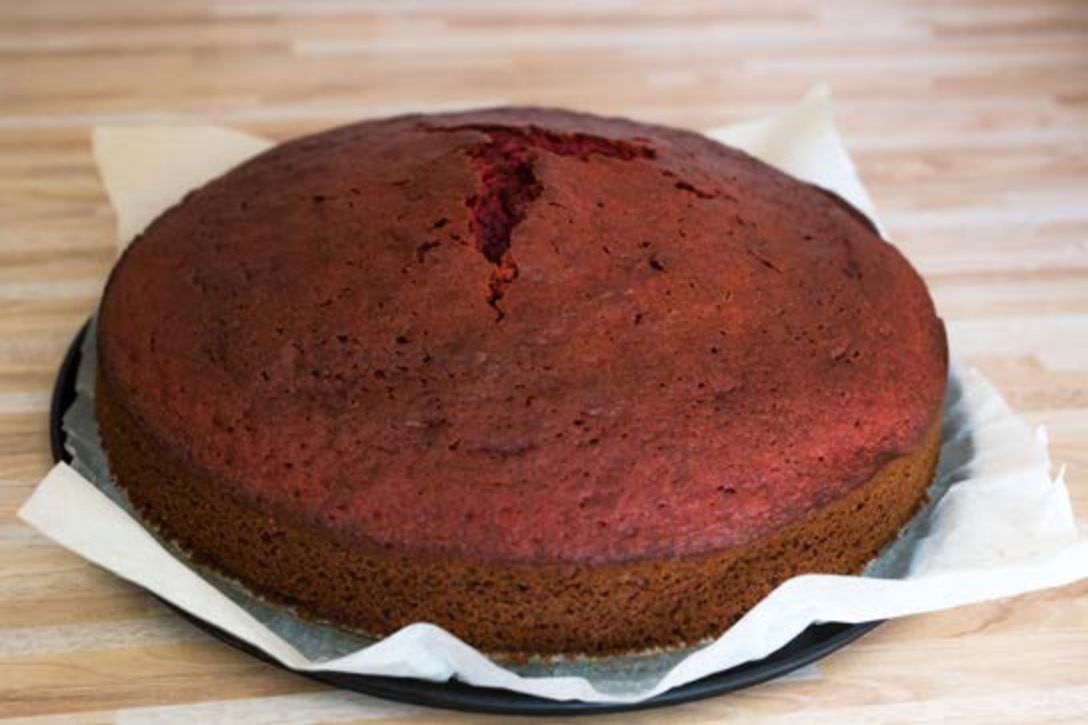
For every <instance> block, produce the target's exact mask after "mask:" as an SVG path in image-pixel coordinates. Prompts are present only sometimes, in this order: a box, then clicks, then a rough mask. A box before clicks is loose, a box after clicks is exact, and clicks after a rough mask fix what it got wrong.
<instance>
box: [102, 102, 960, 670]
mask: <svg viewBox="0 0 1088 725" xmlns="http://www.w3.org/2000/svg"><path fill="white" fill-rule="evenodd" d="M97 355H98V373H97V374H98V379H97V384H96V405H97V416H98V420H99V425H100V430H101V434H102V442H103V446H104V449H105V451H106V453H107V455H108V460H109V465H110V469H111V473H112V475H113V476H114V477H115V478H116V481H117V483H118V484H119V486H120V487H121V489H122V490H123V491H124V492H125V494H126V495H127V496H128V498H129V499H130V501H131V503H132V504H133V506H134V508H135V509H136V510H137V511H138V512H139V514H140V516H141V517H142V518H143V519H144V520H145V521H146V523H147V524H148V525H149V526H150V527H151V528H153V529H154V530H156V531H157V532H159V534H160V535H161V536H163V537H164V538H165V539H167V540H169V541H171V542H173V543H174V544H176V545H177V546H178V547H180V549H181V550H183V551H184V552H186V553H187V554H188V555H189V556H190V557H192V559H193V560H194V561H196V562H198V563H200V564H202V565H205V566H207V567H210V568H211V569H213V570H215V571H218V572H220V573H222V574H224V575H226V576H228V577H230V578H233V579H236V580H237V581H239V582H241V583H242V584H244V585H245V586H246V587H248V588H249V589H250V590H252V591H253V592H254V593H256V594H258V595H259V596H261V597H264V598H265V599H267V600H269V601H271V602H275V603H277V604H281V605H286V606H290V607H293V608H295V610H296V611H297V612H298V613H299V614H300V615H302V616H305V617H308V618H312V619H315V620H320V621H325V622H329V623H332V624H335V625H337V626H339V627H342V628H346V629H350V630H354V631H359V632H364V633H367V634H369V635H372V636H377V637H380V636H384V635H388V634H389V633H391V632H393V631H395V630H396V629H398V628H400V627H402V626H405V625H407V624H410V623H412V622H432V623H434V624H437V625H440V626H442V627H444V628H446V629H448V630H449V631H451V632H453V633H454V634H456V635H458V636H459V637H461V638H463V639H464V640H465V641H467V642H468V643H470V644H472V645H474V646H476V647H478V648H480V649H482V650H484V651H486V652H489V653H495V654H515V655H553V654H568V655H571V654H584V655H608V654H614V653H627V652H637V651H643V650H647V649H651V648H659V647H673V646H678V645H684V644H693V643H697V642H700V641H703V640H705V639H707V638H710V637H714V636H717V635H719V634H721V633H722V632H723V631H724V630H725V629H726V628H727V627H728V626H729V625H730V624H731V623H732V622H734V621H735V620H736V619H738V618H739V617H740V616H741V615H743V614H744V613H745V612H746V611H747V610H749V609H750V608H751V607H752V606H753V605H754V604H756V603H757V602H758V601H759V600H760V599H761V598H762V597H763V596H765V595H766V594H767V593H768V592H769V591H770V590H771V589H773V588H774V587H775V586H776V585H777V584H779V583H780V582H782V581H784V580H785V579H787V578H789V577H791V576H794V575H797V574H801V573H805V572H829V573H842V574H845V573H854V572H859V571H860V570H861V569H862V568H863V567H864V566H865V565H866V563H867V562H869V561H870V560H871V559H872V558H873V557H874V555H875V554H876V553H877V552H878V551H879V550H880V549H881V547H883V546H884V545H885V544H887V543H888V542H889V541H890V540H892V539H894V538H895V537H896V535H897V532H898V531H899V530H900V529H901V527H902V526H903V525H904V524H905V522H907V521H908V520H909V519H910V518H911V516H912V515H913V513H914V512H915V511H916V510H917V509H918V507H919V506H920V505H921V504H922V502H923V501H924V500H925V490H926V488H927V486H928V484H929V483H930V481H931V479H932V476H933V472H934V466H935V462H936V458H937V452H938V448H939V430H940V424H941V408H942V399H943V394H944V388H945V380H946V375H947V351H946V342H945V335H944V328H943V326H942V324H941V321H940V319H939V318H938V317H937V316H936V314H935V312H934V306H933V304H932V301H931V299H930V297H929V294H928V292H927V290H926V287H925V285H924V283H923V281H922V280H921V278H920V277H919V275H918V274H917V273H916V272H915V271H914V270H913V269H912V267H911V265H910V264H909V263H908V262H907V261H906V260H905V259H904V257H903V256H902V255H901V254H900V252H899V251H897V250H896V248H895V247H894V246H892V245H891V244H890V243H888V242H886V241H884V240H882V239H881V238H880V236H879V235H878V233H877V232H876V230H875V229H874V227H873V226H872V224H871V223H870V222H869V221H868V220H867V219H866V218H865V217H864V216H863V215H861V214H860V213H859V212H857V211H856V210H855V209H854V208H852V207H851V206H850V205H848V204H847V203H845V202H844V201H842V200H841V199H839V198H838V197H837V196H835V195H834V194H832V193H829V192H827V191H824V190H822V189H820V188H817V187H815V186H812V185H809V184H806V183H803V182H801V181H798V180H797V179H794V178H792V177H790V176H788V175H786V174H784V173H781V172H779V171H777V170H775V169H773V168H771V167H769V166H767V165H765V164H763V163H761V162H759V161H757V160H756V159H754V158H752V157H750V156H748V155H746V154H744V153H742V152H740V151H737V150H734V149H731V148H728V147H725V146H723V145H720V144H718V143H716V142H714V141H711V140H709V139H707V138H705V137H703V136H701V135H699V134H696V133H692V132H688V131H682V130H677V129H672V128H666V127H662V126H654V125H647V124H643V123H636V122H632V121H628V120H623V119H613V118H602V117H597V116H592V115H586V114H578V113H571V112H567V111H561V110H550V109H535V108H499V109H490V110H480V111H471V112H463V113H453V114H442V115H410V116H401V117H397V118H391V119H385V120H378V121H367V122H363V123H357V124H354V125H349V126H345V127H342V128H338V129H334V130H330V131H326V132H323V133H319V134H316V135H313V136H309V137H305V138H301V139H298V140H294V141H291V142H288V143H284V144H281V145H279V146H277V147H275V148H273V149H271V150H269V151H267V152H265V153H263V154H261V155H260V156H258V157H256V158H254V159H252V160H250V161H248V162H246V163H244V164H242V165H240V166H238V167H237V168H235V169H233V170H231V171H230V172H228V173H226V174H225V175H223V176H221V177H220V178H218V179H215V180H214V181H212V182H210V183H208V184H207V185H205V186H204V187H202V188H200V189H197V190H195V191H193V192H192V193H190V194H189V195H188V196H187V197H186V198H185V199H184V200H183V201H182V202H181V203H179V204H178V205H177V206H175V207H173V208H172V209H170V210H168V211H167V212H165V213H164V214H162V215H161V216H160V217H159V218H158V219H156V220H155V221H154V222H153V223H152V224H151V225H150V226H149V228H148V229H147V230H146V231H145V232H144V233H143V234H142V235H141V236H140V237H139V238H137V239H136V240H135V241H134V242H133V243H132V244H131V245H130V246H129V247H128V249H127V251H126V252H125V253H124V255H123V257H122V258H121V260H120V261H119V262H118V264H117V265H116V267H115V269H114V270H113V272H112V274H111V276H110V279H109V282H108V284H107V287H106V291H105V294H104V297H103V300H102V304H101V308H100V310H99V315H98V350H97Z"/></svg>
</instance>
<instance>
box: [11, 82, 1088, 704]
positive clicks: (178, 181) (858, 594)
mask: <svg viewBox="0 0 1088 725" xmlns="http://www.w3.org/2000/svg"><path fill="white" fill-rule="evenodd" d="M708 135H710V136H712V137H714V138H717V139H720V140H722V141H724V142H726V143H729V144H731V145H734V146H738V147H740V148H744V149H745V150H747V151H748V152H749V153H751V154H753V155H755V156H757V157H759V158H762V159H763V160H764V161H767V162H768V163H771V164H773V165H776V166H778V167H779V168H781V169H783V170H785V171H787V172H790V173H792V174H794V175H795V176H798V177H799V178H802V179H805V180H807V181H810V182H812V183H816V184H819V185H821V186H824V187H825V188H828V189H830V190H832V191H835V192H836V193H838V194H839V195H840V196H842V197H843V198H845V199H847V200H848V201H850V202H851V203H853V204H854V205H855V206H857V207H858V208H859V209H861V210H862V211H864V212H865V213H866V214H868V215H869V216H870V217H872V218H874V219H875V212H874V209H873V205H872V202H871V201H870V199H869V197H868V195H867V194H866V192H865V189H864V187H863V186H862V184H861V181H860V180H859V179H858V176H857V173H856V172H855V170H854V166H853V164H852V163H851V161H850V158H849V156H848V155H847V153H846V150H845V148H844V146H843V144H842V142H841V139H840V138H839V136H838V133H837V132H836V130H835V126H834V123H833V120H832V115H831V103H830V98H829V96H828V93H827V92H826V90H825V89H823V88H817V89H814V90H813V91H812V92H811V93H809V95H808V96H806V97H805V98H804V99H802V100H801V101H800V102H799V103H797V104H795V105H793V106H792V107H789V108H787V109H785V110H784V111H783V112H781V113H780V114H777V115H776V116H774V117H772V118H769V119H766V120H763V121H758V122H753V123H747V124H742V125H739V126H733V127H729V128H723V129H716V130H713V131H709V132H708ZM94 142H95V158H96V161H97V162H98V165H99V170H100V172H101V175H102V178H103V182H104V184H105V186H106V189H107V192H108V194H109V197H110V201H111V202H112V204H113V206H114V208H115V210H116V212H117V217H118V234H119V242H120V243H121V244H125V243H127V242H128V240H130V239H131V238H132V237H133V236H134V235H135V234H137V233H138V232H139V231H141V230H142V229H143V228H144V226H145V225H146V224H147V223H149V222H150V221H151V220H152V219H154V218H155V217H156V216H157V215H158V214H160V213H161V212H162V211H163V210H165V209H166V208H167V207H169V206H170V205H172V204H174V203H176V202H177V201H179V200H180V199H181V198H182V197H183V196H184V194H185V193H186V192H188V191H189V190H190V189H192V188H193V187H195V186H197V185H199V184H201V183H203V182H204V181H206V180H209V179H211V178H213V177H215V176H217V175H218V174H220V173H222V172H224V171H226V170H227V169H229V168H231V167H232V166H234V165H236V164H238V163H240V162H241V161H243V160H245V159H247V158H249V157H251V156H253V155H255V154H257V153H259V152H261V151H263V150H264V149H266V148H268V147H269V146H271V142H269V141H267V140H265V139H260V138H256V137H253V136H249V135H246V134H241V133H239V132H236V131H231V130H228V129H221V128H214V127H136V128H103V129H98V130H96V132H95V138H94ZM92 365H93V354H92V351H91V350H88V356H87V360H86V361H85V365H84V367H83V369H81V371H80V382H79V385H78V387H79V397H78V399H77V401H76V404H75V405H74V406H73V409H72V410H71V411H69V413H68V415H67V416H66V429H67V430H68V433H69V444H70V447H71V448H72V449H73V452H74V453H75V454H76V457H75V460H74V462H73V466H75V468H73V467H69V466H67V465H65V464H58V465H57V466H56V467H54V468H53V469H52V470H51V471H50V472H49V473H48V475H46V477H45V478H44V479H43V480H42V482H41V483H40V484H39V486H38V487H37V488H36V489H35V491H34V493H33V495H32V496H31V498H30V499H29V500H28V501H27V502H26V504H25V505H24V506H23V507H22V509H20V511H19V516H20V517H21V518H22V519H23V520H24V521H26V522H27V523H29V524H30V525H32V526H34V527H35V528H36V529H38V530H39V531H40V532H42V533H43V534H45V535H46V536H48V537H50V538H51V539H53V540H54V541H56V542H57V543H59V544H61V545H62V546H65V547H67V548H68V549H71V550H72V551H74V552H76V553H78V554H80V555H81V556H83V557H84V558H86V559H88V560H90V561H92V562H94V563H96V564H98V565H99V566H102V567H104V568H106V569H108V570H110V571H112V572H114V573H115V574H117V575H118V576H121V577H123V578H125V579H128V580H130V581H132V582H135V583H137V584H139V585H140V586H143V587H145V588H147V589H149V590H151V591H153V592H155V593H156V594H157V595H158V596H160V597H162V598H163V599H166V600H167V601H170V602H172V603H173V604H175V605H177V606H179V607H181V608H182V609H185V610H187V611H189V612H191V613H193V614H194V615H196V616H197V617H199V618H200V619H203V620H205V621H207V622H209V623H211V624H214V625H216V626H217V627H219V628H221V629H224V630H226V631H228V632H230V633H231V634H233V635H235V636H236V637H238V638H240V639H243V640H245V641H246V642H249V643H250V644H253V645H255V646H257V647H259V648H260V649H261V650H263V651H264V652H266V653H268V654H269V655H271V656H272V657H274V658H275V659H277V660H279V661H280V662H282V663H283V664H284V665H286V666H288V667H291V668H294V669H297V670H325V671H342V672H353V673H360V674H384V675H395V676H407V677H417V678H423V679H430V680H445V679H448V678H450V677H456V678H457V679H459V680H461V681H464V682H467V683H470V684H475V685H481V686H490V687H502V688H506V689H509V690H514V691H518V692H523V693H527V694H532V695H537V696H540V697H546V698H552V699H558V700H569V699H579V700H585V701H596V702H605V701H613V702H632V701H637V700H641V699H644V698H648V697H652V696H654V695H656V694H658V693H661V692H664V691H665V690H668V689H670V688H673V687H677V686H679V685H682V684H685V683H687V682H691V681H693V680H697V679H699V678H701V677H704V676H706V675H708V674H712V673H715V672H719V671H722V670H725V669H728V668H730V667H733V666H735V665H737V664H740V663H743V662H746V661H750V660H753V659H759V658H762V657H765V656H766V655H768V654H770V653H772V652H774V651H775V650H777V649H778V648H780V647H782V646H783V645H785V644H786V643H787V642H789V641H790V640H791V639H793V638H794V637H795V636H796V635H798V634H799V633H801V632H802V631H803V630H804V629H805V628H806V627H808V626H809V625H810V624H812V623H816V622H827V621H835V622H847V623H856V622H866V621H871V620H875V619H886V618H891V617H898V616H904V615H908V614H917V613H921V612H930V611H935V610H939V609H947V608H950V607H955V606H959V605H962V604H968V603H972V602H982V601H987V600H991V599H995V598H999V597H1006V596H1010V595H1015V594H1020V593H1024V592H1030V591H1035V590H1039V589H1045V588H1048V587H1054V586H1061V585H1064V584H1069V583H1072V582H1074V581H1077V580H1079V579H1082V578H1084V577H1086V576H1088V532H1086V531H1085V530H1084V528H1083V527H1082V528H1080V529H1078V525H1077V522H1076V521H1075V519H1074V517H1073V512H1072V510H1071V506H1070V501H1069V495H1068V492H1067V490H1066V487H1065V483H1064V481H1063V479H1062V476H1061V473H1058V475H1057V476H1056V477H1055V478H1053V479H1052V478H1051V475H1050V460H1049V457H1048V455H1047V446H1046V435H1045V432H1044V431H1043V430H1042V429H1038V430H1033V429H1032V428H1031V427H1030V426H1028V425H1027V423H1026V422H1025V421H1023V420H1022V419H1021V418H1020V417H1018V416H1016V415H1015V414H1014V413H1013V412H1012V411H1011V410H1010V409H1009V407H1008V405H1007V404H1006V403H1005V401H1004V400H1003V399H1002V398H1001V395H1000V394H999V393H998V391H997V390H996V389H995V388H994V387H993V386H992V385H991V384H990V383H989V382H987V381H986V380H985V379H984V378H983V376H982V375H981V374H980V373H979V372H978V371H976V370H973V369H970V368H966V367H963V366H960V365H954V367H953V374H952V379H951V381H950V386H949V394H948V397H947V400H946V405H945V424H944V427H943V431H942V450H941V459H940V467H939V471H938V476H937V479H936V481H935V483H934V485H933V486H932V487H931V491H930V493H931V499H932V501H933V503H931V504H930V505H929V506H928V507H927V508H926V509H924V510H923V511H922V512H920V513H919V515H918V516H917V517H915V519H914V520H913V521H912V523H911V524H910V525H909V526H908V527H907V529H906V530H905V531H904V533H903V534H902V536H901V537H900V538H899V539H898V540H897V541H896V542H894V543H893V544H892V545H891V546H889V547H888V548H887V549H886V550H885V551H884V552H883V553H882V554H881V556H880V558H879V559H878V560H877V561H876V562H874V564H873V565H872V566H871V567H870V568H869V569H868V570H867V572H866V575H865V576H856V577H853V576H830V575H806V576H800V577H796V578H794V579H791V580H789V581H787V582H785V583H784V584H782V585H781V586H779V587H778V588H777V589H775V591H773V592H772V593H771V594H770V595H769V596H768V597H767V598H766V599H764V600H763V602H761V603H760V604H759V605H758V606H757V607H755V608H754V609H753V610H752V611H750V612H749V613H748V614H747V615H746V616H745V617H744V618H743V619H742V620H741V621H740V622H738V623H737V624H736V625H734V626H733V627H732V628H731V629H730V630H729V631H728V632H726V633H725V634H724V635H722V636H721V637H720V638H719V639H718V640H716V641H715V642H713V643H711V644H708V645H706V646H703V647H699V648H693V649H689V650H683V651H679V652H673V653H667V654H662V655H656V656H644V657H628V658H607V659H606V660H602V661H596V662H588V663H586V662H577V661H575V662H568V663H557V664H552V665H532V664H530V665H523V666H516V667H513V666H508V667H503V666H500V665H499V664H497V663H495V662H493V661H491V660H490V659H488V658H487V657H485V656H484V655H482V654H481V653H479V652H478V651H476V650H475V649H473V648H472V647H470V646H468V645H467V644H465V643H463V642H461V641H460V640H458V639H457V638H456V637H454V636H453V635H451V634H449V633H448V632H446V631H444V630H442V629H440V628H438V627H436V626H433V625H430V624H426V623H418V624H414V625H411V626H409V627H405V628H404V629H402V630H400V631H399V632H396V633H395V634H393V635H391V636H389V637H386V638H385V639H382V640H380V641H377V642H368V641H366V640H362V639H361V638H358V637H355V636H354V635H348V634H344V633H341V632H339V631H338V630H334V629H331V628H328V627H321V626H320V625H312V624H307V623H305V622H301V621H299V620H297V619H295V618H294V617H293V616H292V615H291V613H290V612H287V611H283V610H281V609H277V608H273V607H268V606H267V605H263V604H261V603H260V602H258V601H257V600H255V599H253V598H252V597H249V596H248V595H246V594H245V593H244V592H243V591H241V590H240V589H239V588H238V587H236V586H234V585H232V584H230V583H229V582H223V581H222V580H220V579H218V578H217V577H215V576H214V575H209V574H208V573H207V572H199V571H197V570H194V569H193V568H192V567H191V566H190V565H189V564H188V563H186V562H185V561H184V559H182V558H180V557H178V556H177V555H176V553H175V552H173V551H171V549H170V548H169V547H168V546H166V545H164V544H163V543H161V542H159V541H158V540H157V539H156V538H155V537H154V536H153V535H152V534H150V533H149V532H148V531H147V530H145V529H144V528H143V526H141V524H140V523H139V522H138V521H137V520H136V519H134V518H133V516H132V515H131V513H130V512H129V511H128V509H127V505H126V502H125V501H124V499H123V497H122V496H120V495H119V494H118V492H117V491H116V489H114V488H113V487H112V484H111V483H110V482H109V480H108V475H106V474H104V473H103V471H104V458H103V457H102V454H101V448H100V446H99V444H98V441H97V429H96V426H95V424H94V421H93V403H92V401H91V398H92V396H93V384H92V383H91V381H93V369H92V368H91V367H90V366H92ZM76 468H79V469H80V471H82V473H83V474H85V475H81V473H80V472H77V470H76ZM89 479H90V480H89Z"/></svg>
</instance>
